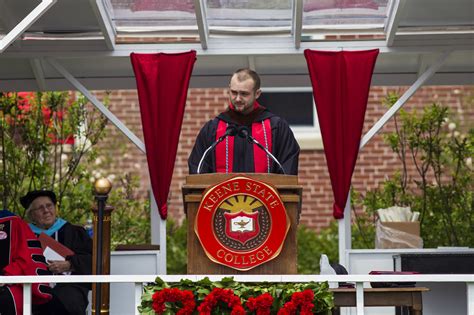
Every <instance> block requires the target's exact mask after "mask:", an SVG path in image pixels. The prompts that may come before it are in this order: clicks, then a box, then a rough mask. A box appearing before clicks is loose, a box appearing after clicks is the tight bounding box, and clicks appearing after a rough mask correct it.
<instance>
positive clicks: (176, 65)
mask: <svg viewBox="0 0 474 315" xmlns="http://www.w3.org/2000/svg"><path fill="white" fill-rule="evenodd" d="M130 59H131V61H132V65H133V70H134V72H135V77H136V80H137V90H138V99H139V102H140V112H141V118H142V126H143V135H144V138H145V148H146V157H147V161H148V168H149V172H150V179H151V187H152V189H153V194H154V195H155V200H156V202H157V204H158V211H159V212H160V216H161V218H162V219H166V216H167V214H168V209H167V204H166V202H167V199H168V194H169V189H170V184H171V177H172V176H173V168H174V163H175V160H176V151H177V149H178V141H179V134H180V132H181V125H182V123H183V115H184V106H185V104H186V96H187V91H188V87H189V80H190V78H191V73H192V71H193V66H194V62H195V61H196V52H195V51H194V50H193V51H189V52H185V53H178V54H164V53H156V54H135V53H132V54H131V55H130Z"/></svg>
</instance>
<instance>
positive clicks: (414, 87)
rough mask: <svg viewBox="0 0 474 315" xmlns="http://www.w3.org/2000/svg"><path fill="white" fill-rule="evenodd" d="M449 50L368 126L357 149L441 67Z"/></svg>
mask: <svg viewBox="0 0 474 315" xmlns="http://www.w3.org/2000/svg"><path fill="white" fill-rule="evenodd" d="M450 53H451V51H447V52H445V53H443V54H442V55H441V57H439V58H438V60H437V61H436V62H435V63H434V64H432V65H431V66H430V67H429V68H428V69H427V70H426V71H425V72H424V73H423V74H422V75H421V76H420V77H419V78H418V79H417V80H416V81H415V83H413V85H412V86H410V88H409V89H408V90H406V92H405V93H404V94H403V95H402V96H401V97H400V98H399V99H398V101H397V102H396V103H395V104H393V106H392V107H390V108H389V110H387V112H386V113H385V114H384V115H383V116H382V118H380V119H379V120H378V121H377V122H376V123H375V124H374V125H373V126H372V128H370V130H369V131H368V132H367V133H366V134H365V135H364V136H363V137H362V140H361V141H360V146H359V149H362V148H363V147H364V146H365V145H366V144H367V142H369V141H370V139H372V138H373V137H374V136H375V135H376V134H377V132H379V131H380V129H382V127H383V126H384V125H385V124H386V123H387V121H388V120H389V119H390V118H392V116H393V115H395V113H396V112H397V111H398V110H399V109H400V108H401V107H402V106H403V105H404V104H405V103H406V102H407V101H408V99H409V98H410V97H411V96H412V95H413V94H415V92H416V91H417V90H418V89H419V88H420V87H421V86H422V85H423V84H425V82H426V81H428V80H429V79H430V78H431V77H432V76H433V75H434V74H435V73H436V71H438V70H439V68H441V66H442V65H443V64H444V62H445V61H446V59H447V58H448V56H449V54H450Z"/></svg>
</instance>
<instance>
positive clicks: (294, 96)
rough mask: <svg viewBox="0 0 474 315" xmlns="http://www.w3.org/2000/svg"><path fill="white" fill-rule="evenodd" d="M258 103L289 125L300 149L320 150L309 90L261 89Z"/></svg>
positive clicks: (319, 133)
mask: <svg viewBox="0 0 474 315" xmlns="http://www.w3.org/2000/svg"><path fill="white" fill-rule="evenodd" d="M258 102H259V103H260V104H262V105H263V106H265V107H267V108H268V109H269V110H270V111H271V112H273V113H274V114H276V115H278V116H280V117H282V118H284V119H285V120H286V121H287V122H288V124H290V127H291V130H293V133H294V134H295V137H296V140H297V141H298V143H299V145H300V147H301V149H322V147H323V144H322V138H321V132H320V131H319V123H318V117H317V114H316V107H315V105H314V101H313V91H312V89H311V88H262V94H261V96H260V98H259V99H258Z"/></svg>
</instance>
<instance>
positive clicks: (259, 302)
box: [245, 293, 273, 315]
mask: <svg viewBox="0 0 474 315" xmlns="http://www.w3.org/2000/svg"><path fill="white" fill-rule="evenodd" d="M272 304H273V297H272V296H271V295H270V294H269V293H264V294H262V295H259V296H257V297H256V298H253V297H250V298H249V299H248V301H247V303H246V304H245V306H247V308H248V309H249V311H251V312H255V314H256V315H270V311H271V307H272Z"/></svg>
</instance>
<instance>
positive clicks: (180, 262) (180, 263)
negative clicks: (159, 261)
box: [166, 218, 188, 275]
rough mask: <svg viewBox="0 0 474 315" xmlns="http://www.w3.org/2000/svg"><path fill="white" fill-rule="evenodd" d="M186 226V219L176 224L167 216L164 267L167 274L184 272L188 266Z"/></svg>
mask: <svg viewBox="0 0 474 315" xmlns="http://www.w3.org/2000/svg"><path fill="white" fill-rule="evenodd" d="M187 226H188V224H187V223H186V221H184V222H183V223H182V224H181V225H178V224H177V223H176V222H175V221H173V220H172V219H170V218H168V220H167V222H166V268H167V272H168V274H171V275H179V274H186V270H187V266H188V260H187V259H188V258H187V257H188V252H187V247H186V246H187V236H188V233H187Z"/></svg>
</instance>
